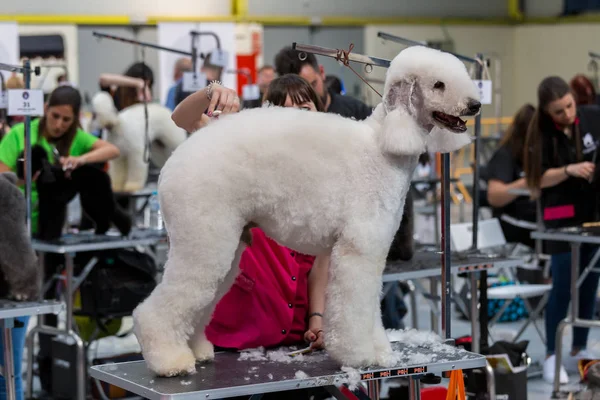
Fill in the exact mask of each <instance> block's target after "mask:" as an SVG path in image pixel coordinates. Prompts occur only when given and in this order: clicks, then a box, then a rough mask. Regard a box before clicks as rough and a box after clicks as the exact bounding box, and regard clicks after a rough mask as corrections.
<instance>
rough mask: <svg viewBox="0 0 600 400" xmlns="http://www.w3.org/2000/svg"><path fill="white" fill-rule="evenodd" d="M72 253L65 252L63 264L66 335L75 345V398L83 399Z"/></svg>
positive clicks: (83, 366) (82, 359)
mask: <svg viewBox="0 0 600 400" xmlns="http://www.w3.org/2000/svg"><path fill="white" fill-rule="evenodd" d="M74 256H75V254H74V253H66V254H65V264H66V269H67V282H66V285H65V287H66V290H65V292H66V293H65V297H66V305H67V326H66V331H67V335H69V336H71V337H72V338H73V339H74V340H75V345H76V346H77V398H78V399H85V393H86V380H85V377H86V362H85V347H84V344H83V340H82V339H81V338H80V337H79V335H78V334H77V333H75V332H74V331H73V294H74V293H73V270H74V260H73V258H74Z"/></svg>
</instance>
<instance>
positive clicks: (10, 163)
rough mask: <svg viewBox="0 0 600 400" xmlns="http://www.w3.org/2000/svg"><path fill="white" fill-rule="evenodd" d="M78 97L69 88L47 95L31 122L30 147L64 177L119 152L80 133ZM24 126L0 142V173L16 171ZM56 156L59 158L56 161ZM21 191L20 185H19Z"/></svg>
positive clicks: (35, 198)
mask: <svg viewBox="0 0 600 400" xmlns="http://www.w3.org/2000/svg"><path fill="white" fill-rule="evenodd" d="M80 109H81V95H80V94H79V91H77V89H75V88H73V87H71V86H60V87H58V88H56V89H55V90H54V91H53V92H52V93H51V94H50V96H49V98H48V102H47V103H46V105H45V108H44V116H43V117H42V118H40V119H36V120H34V121H32V123H31V145H32V146H34V145H37V146H40V147H41V148H43V149H44V150H45V151H46V154H47V157H48V161H49V162H50V163H51V164H53V163H55V162H56V161H58V163H60V165H61V166H62V168H63V170H65V174H66V175H67V176H68V175H69V174H70V173H71V172H72V171H73V170H75V169H77V168H79V167H81V166H83V165H87V164H96V163H104V162H106V161H109V160H111V159H114V158H116V157H118V156H119V149H118V148H117V147H116V146H114V145H113V144H111V143H108V142H106V141H104V140H101V139H98V138H97V137H95V136H93V135H91V134H89V133H87V132H85V131H83V130H82V129H81V128H80V123H79V113H80ZM24 131H25V126H24V124H22V123H21V124H17V125H15V126H13V128H12V129H11V130H10V132H8V133H7V134H6V136H4V138H3V139H2V141H1V142H0V172H5V171H13V172H17V167H18V165H17V164H18V159H19V158H20V157H21V154H22V153H23V150H24V149H25V133H24ZM57 155H58V156H60V157H59V158H58V160H57V159H56V158H57ZM38 176H39V172H38V173H36V174H34V176H33V181H34V182H32V193H31V201H32V215H31V226H32V231H33V233H34V234H35V233H36V232H37V230H38V215H39V212H38V206H39V204H38V200H39V195H38V190H37V185H36V182H35V181H36V180H37V178H38ZM19 183H20V187H21V188H22V190H24V182H22V181H21V182H19Z"/></svg>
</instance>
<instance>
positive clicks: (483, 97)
mask: <svg viewBox="0 0 600 400" xmlns="http://www.w3.org/2000/svg"><path fill="white" fill-rule="evenodd" d="M473 82H475V85H477V89H478V90H479V101H480V102H481V104H492V81H473Z"/></svg>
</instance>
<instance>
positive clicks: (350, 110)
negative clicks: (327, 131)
mask: <svg viewBox="0 0 600 400" xmlns="http://www.w3.org/2000/svg"><path fill="white" fill-rule="evenodd" d="M299 54H300V52H299V51H298V50H294V49H292V48H291V47H285V48H283V49H282V50H280V51H279V53H278V54H277V55H276V56H275V70H276V71H277V74H278V75H279V76H283V75H285V74H296V75H300V76H301V77H303V78H304V79H306V81H307V82H308V83H310V85H311V86H312V87H313V89H314V90H315V92H317V94H318V95H319V97H321V101H322V102H323V104H324V105H325V110H326V111H327V112H328V113H334V114H339V115H341V116H342V117H348V118H355V119H357V120H359V121H360V120H363V119H366V118H367V117H368V116H369V115H371V113H372V112H373V108H372V107H369V106H367V105H366V104H365V103H363V102H362V101H360V100H357V99H355V98H353V97H349V96H342V95H340V94H336V93H335V92H334V91H330V90H328V89H327V85H326V84H325V69H324V68H323V66H322V65H319V63H318V62H317V58H316V57H315V55H314V54H306V59H304V60H300V58H299V57H298V55H299Z"/></svg>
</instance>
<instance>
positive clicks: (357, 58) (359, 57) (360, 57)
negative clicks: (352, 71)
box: [292, 42, 391, 68]
mask: <svg viewBox="0 0 600 400" xmlns="http://www.w3.org/2000/svg"><path fill="white" fill-rule="evenodd" d="M292 48H293V49H294V50H298V51H299V52H300V59H301V60H303V59H306V54H305V55H302V53H312V54H317V55H320V56H325V57H331V58H335V59H340V57H341V56H342V53H343V51H342V50H339V49H329V48H327V47H320V46H313V45H310V44H299V43H296V42H294V43H293V44H292ZM347 56H348V60H349V61H354V62H357V63H360V64H365V66H366V67H369V66H371V67H373V66H375V67H382V68H389V67H390V63H391V61H390V60H386V59H383V58H377V57H371V56H366V55H364V54H357V53H350V54H348V55H347Z"/></svg>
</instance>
